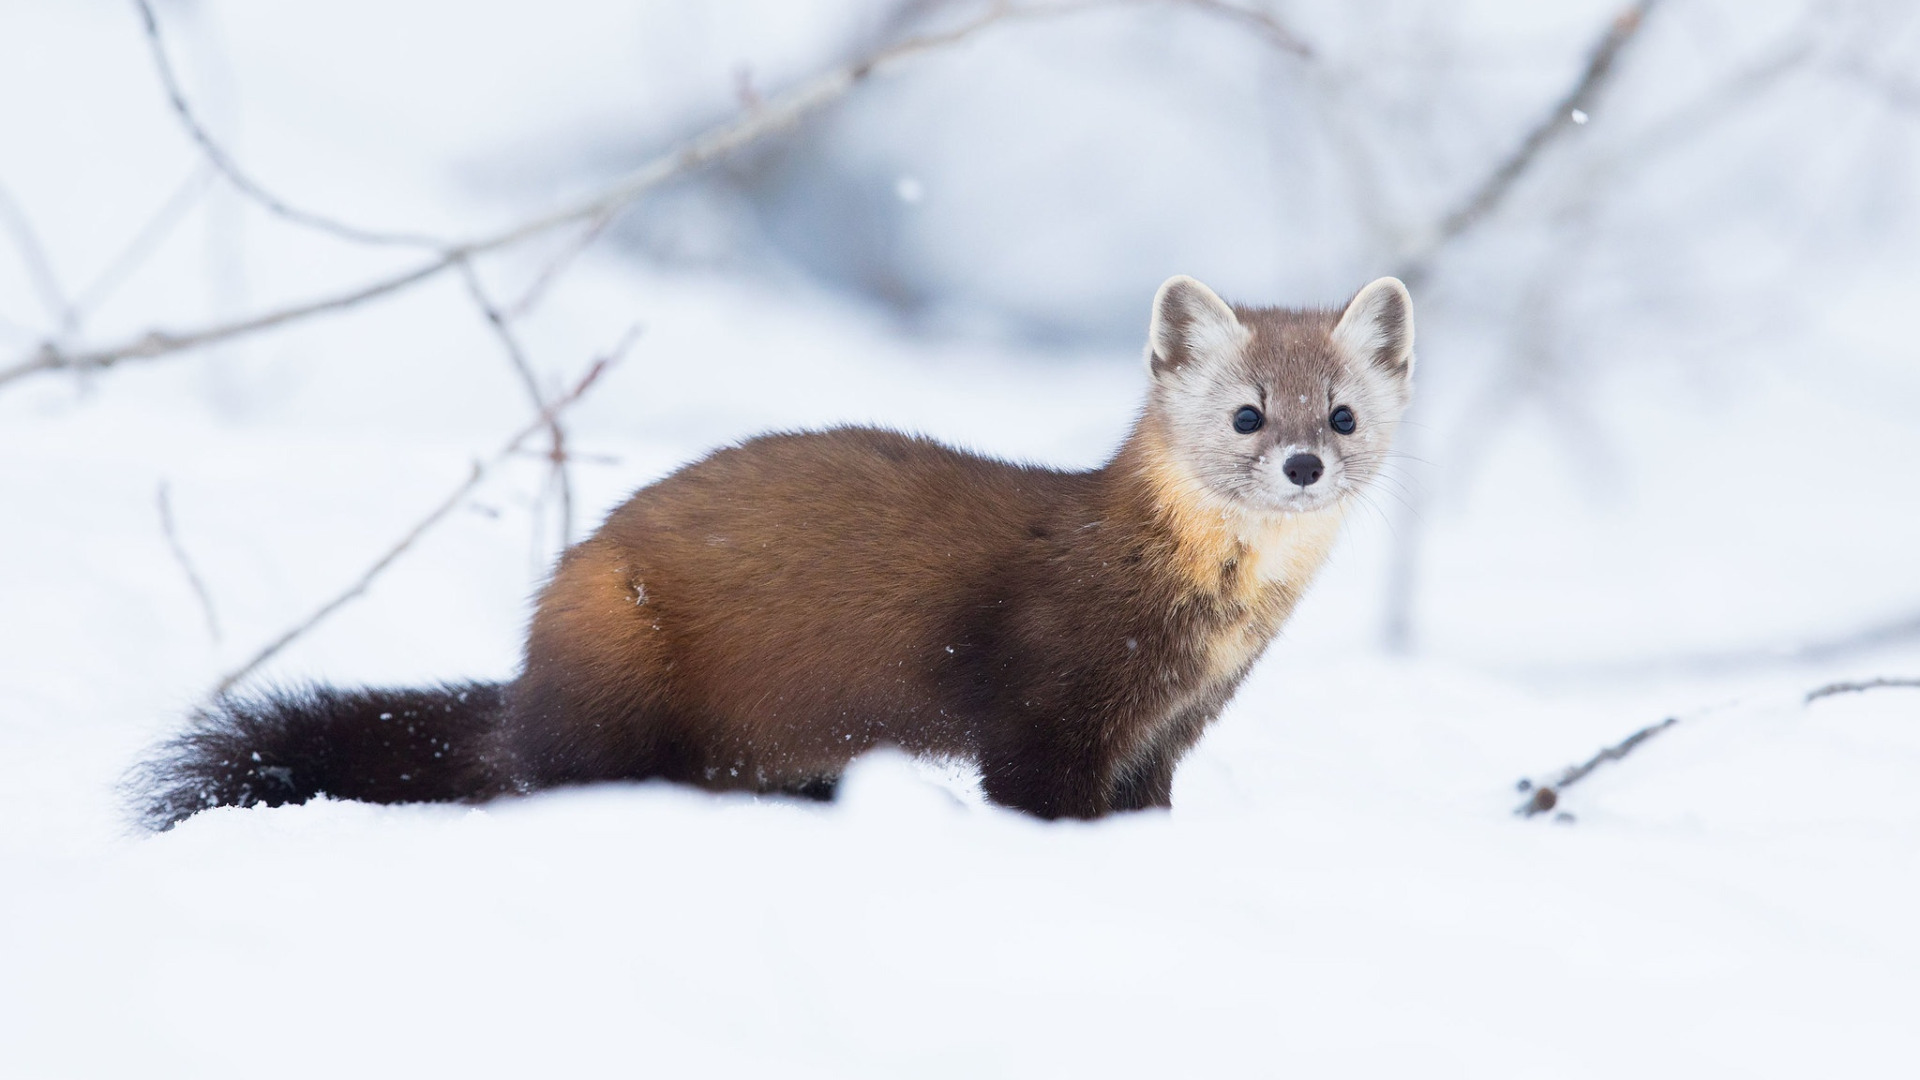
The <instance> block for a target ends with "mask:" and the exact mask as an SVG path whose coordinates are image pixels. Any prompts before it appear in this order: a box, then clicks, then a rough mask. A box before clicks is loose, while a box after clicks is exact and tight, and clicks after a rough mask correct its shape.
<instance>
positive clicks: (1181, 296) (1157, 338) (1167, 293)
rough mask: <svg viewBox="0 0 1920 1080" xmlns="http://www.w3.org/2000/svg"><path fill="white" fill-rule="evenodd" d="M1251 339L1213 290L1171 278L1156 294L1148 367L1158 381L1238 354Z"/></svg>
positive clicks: (1225, 303) (1179, 278) (1184, 277)
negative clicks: (1189, 365)
mask: <svg viewBox="0 0 1920 1080" xmlns="http://www.w3.org/2000/svg"><path fill="white" fill-rule="evenodd" d="M1249 336H1251V335H1250V334H1249V332H1248V331H1247V328H1246V327H1244V326H1242V325H1240V320H1239V318H1237V317H1236V316H1235V315H1234V314H1233V309H1232V308H1230V307H1228V306H1227V302H1226V301H1225V300H1222V299H1220V297H1219V296H1218V295H1216V294H1215V293H1214V291H1213V290H1212V289H1209V288H1207V287H1206V286H1205V285H1202V284H1200V283H1199V282H1197V281H1195V280H1193V279H1192V278H1190V277H1187V276H1186V275H1185V274H1181V275H1179V276H1177V277H1170V278H1168V279H1167V280H1166V281H1165V282H1164V283H1163V284H1161V286H1160V291H1159V292H1157V293H1155V294H1153V322H1152V324H1151V325H1149V326H1148V327H1147V365H1148V366H1149V367H1151V368H1152V369H1153V374H1154V376H1155V377H1162V376H1166V375H1170V374H1172V373H1173V372H1176V371H1179V370H1180V369H1182V368H1184V367H1186V366H1187V365H1188V364H1193V363H1196V362H1205V361H1206V360H1207V359H1209V358H1213V357H1217V356H1221V355H1224V354H1229V353H1237V352H1238V351H1239V349H1240V348H1241V347H1242V346H1244V345H1245V344H1246V340H1247V338H1248V337H1249Z"/></svg>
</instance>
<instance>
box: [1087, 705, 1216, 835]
mask: <svg viewBox="0 0 1920 1080" xmlns="http://www.w3.org/2000/svg"><path fill="white" fill-rule="evenodd" d="M1212 718H1213V711H1212V710H1210V709H1206V708H1201V707H1194V708H1190V709H1188V710H1186V711H1184V712H1182V713H1180V714H1179V715H1177V716H1175V717H1174V718H1173V720H1172V721H1171V722H1169V723H1168V724H1167V726H1166V728H1165V729H1164V730H1163V731H1161V732H1160V733H1159V734H1158V735H1157V736H1156V737H1155V738H1154V739H1153V741H1152V742H1151V743H1150V744H1149V745H1148V747H1147V749H1146V751H1145V752H1143V753H1142V754H1141V755H1140V756H1139V757H1137V758H1135V759H1134V760H1133V761H1132V762H1130V763H1128V765H1127V767H1126V768H1124V769H1122V770H1121V771H1120V775H1119V776H1118V777H1117V778H1116V780H1115V783H1114V787H1113V794H1112V797H1111V799H1110V802H1111V804H1112V806H1113V809H1114V810H1117V811H1118V810H1146V809H1149V808H1159V809H1163V810H1164V809H1170V808H1172V806H1173V770H1174V768H1175V767H1176V766H1177V765H1179V764H1180V759H1181V758H1183V757H1185V756H1186V754H1187V751H1188V750H1190V749H1192V747H1193V744H1194V743H1196V742H1198V741H1199V739H1200V733H1201V732H1202V731H1204V730H1206V726H1207V722H1208V721H1209V720H1211V719H1212Z"/></svg>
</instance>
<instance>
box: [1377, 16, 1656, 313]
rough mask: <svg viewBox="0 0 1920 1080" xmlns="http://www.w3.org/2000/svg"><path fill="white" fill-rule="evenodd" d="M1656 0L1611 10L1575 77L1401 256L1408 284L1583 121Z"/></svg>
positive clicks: (1423, 273)
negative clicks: (1513, 144)
mask: <svg viewBox="0 0 1920 1080" xmlns="http://www.w3.org/2000/svg"><path fill="white" fill-rule="evenodd" d="M1656 3H1658V0H1638V2H1637V3H1635V4H1634V5H1633V6H1631V7H1629V8H1627V9H1626V10H1625V11H1622V12H1621V13H1620V14H1619V15H1616V16H1614V19H1613V21H1612V23H1610V24H1609V25H1608V27H1607V31H1606V33H1605V34H1602V35H1601V37H1600V40H1599V41H1598V42H1597V43H1596V44H1595V45H1594V47H1593V51H1592V52H1591V53H1590V54H1589V55H1588V57H1587V65H1586V67H1585V68H1584V69H1582V71H1581V73H1580V77H1579V78H1578V79H1576V80H1575V81H1574V83H1573V85H1572V86H1571V87H1569V88H1568V89H1567V92H1566V93H1565V94H1562V95H1561V96H1560V99H1559V100H1558V101H1556V102H1554V104H1553V106H1552V107H1551V108H1549V109H1548V110H1547V112H1546V114H1545V115H1544V116H1542V117H1541V118H1540V119H1539V120H1538V121H1537V122H1535V124H1534V126H1533V127H1532V128H1531V129H1529V130H1528V131H1527V133H1526V135H1525V136H1524V137H1522V138H1521V140H1520V145H1519V146H1517V147H1515V148H1514V149H1513V151H1512V152H1511V153H1509V154H1508V155H1507V156H1506V157H1505V158H1503V159H1502V160H1501V161H1500V162H1499V163H1498V164H1496V165H1495V166H1494V167H1493V169H1492V171H1490V172H1488V173H1487V175H1486V176H1485V177H1484V178H1483V179H1482V180H1481V181H1480V183H1478V184H1476V185H1475V186H1474V188H1473V191H1472V192H1471V193H1469V194H1468V196H1467V197H1466V198H1465V199H1464V200H1462V201H1461V203H1460V205H1459V206H1457V207H1455V208H1454V209H1453V210H1452V211H1450V212H1448V213H1447V214H1446V215H1445V216H1444V217H1442V218H1441V219H1440V222H1439V224H1438V225H1436V226H1435V227H1434V229H1433V231H1432V232H1431V233H1430V234H1429V235H1427V236H1425V237H1423V238H1422V240H1421V242H1420V244H1419V246H1418V247H1417V248H1416V249H1415V250H1414V252H1413V253H1412V254H1410V255H1408V256H1407V257H1406V258H1405V259H1404V260H1403V262H1402V265H1401V269H1400V271H1399V277H1400V278H1401V279H1402V280H1404V281H1405V282H1406V283H1407V284H1408V285H1409V286H1413V287H1417V286H1418V285H1419V284H1420V283H1421V282H1423V281H1424V280H1425V279H1426V276H1427V274H1428V272H1429V271H1430V270H1431V269H1432V263H1433V259H1434V257H1435V256H1436V255H1438V254H1439V252H1440V249H1441V248H1443V247H1445V246H1446V245H1447V244H1449V243H1451V242H1452V241H1453V240H1454V239H1456V238H1457V237H1459V236H1460V235H1461V234H1463V233H1466V232H1468V231H1469V230H1471V229H1473V228H1474V227H1475V226H1476V225H1478V224H1480V223H1481V222H1482V221H1484V220H1486V219H1487V217H1488V216H1489V215H1491V214H1492V213H1493V212H1494V211H1495V210H1496V209H1498V208H1499V206H1500V204H1501V203H1503V202H1505V201H1506V198H1507V195H1508V194H1509V193H1511V192H1512V191H1513V187H1514V185H1515V184H1516V183H1518V182H1519V180H1520V178H1521V177H1522V176H1525V175H1526V173H1527V171H1528V170H1529V169H1531V168H1532V167H1533V165H1534V163H1535V162H1537V161H1538V160H1539V158H1540V153H1541V151H1543V150H1545V149H1546V148H1547V147H1548V146H1550V145H1552V144H1553V143H1554V142H1555V141H1556V140H1558V139H1559V138H1560V137H1561V136H1563V135H1565V134H1566V133H1567V132H1569V131H1571V130H1573V129H1574V128H1575V127H1578V126H1580V125H1581V124H1584V123H1586V122H1587V118H1588V117H1589V116H1590V114H1591V113H1592V112H1593V107H1594V102H1595V101H1597V100H1598V99H1599V97H1600V94H1601V92H1602V91H1603V90H1604V89H1605V88H1606V85H1607V82H1608V80H1609V79H1610V78H1611V77H1612V75H1613V73H1614V71H1615V70H1616V69H1617V68H1618V66H1619V60H1620V55H1621V53H1622V52H1623V51H1624V50H1625V49H1626V47H1627V46H1628V45H1629V44H1630V43H1632V41H1633V40H1634V38H1635V37H1636V36H1637V35H1638V34H1639V32H1640V28H1641V27H1642V26H1644V25H1645V24H1646V19H1647V14H1648V13H1649V12H1650V11H1652V9H1653V7H1654V5H1655V4H1656Z"/></svg>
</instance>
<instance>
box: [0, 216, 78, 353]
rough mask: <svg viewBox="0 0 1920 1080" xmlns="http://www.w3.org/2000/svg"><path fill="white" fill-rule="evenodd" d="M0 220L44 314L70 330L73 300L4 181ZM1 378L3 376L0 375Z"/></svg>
mask: <svg viewBox="0 0 1920 1080" xmlns="http://www.w3.org/2000/svg"><path fill="white" fill-rule="evenodd" d="M0 223H4V224H5V225H6V227H7V231H8V232H11V233H12V234H13V244H14V247H15V249H17V250H18V251H19V252H20V264H21V266H22V267H24V268H25V269H26V272H27V280H29V281H31V282H32V283H33V289H34V291H35V292H37V293H39V294H40V302H41V303H42V304H44V305H46V309H47V314H48V315H49V316H50V317H52V319H53V322H54V325H55V326H57V327H59V332H60V333H62V334H65V333H71V332H72V331H73V329H74V327H75V325H76V324H77V322H78V319H77V318H76V316H75V315H74V310H73V302H72V301H70V300H68V299H67V291H66V289H64V288H62V287H61V285H60V276H59V275H58V274H56V273H54V270H53V261H52V260H51V259H49V258H47V248H46V245H44V244H42V243H41V242H40V234H38V233H36V232H34V231H33V223H32V222H31V221H28V220H27V215H26V211H24V210H22V209H20V204H19V203H18V202H17V201H15V199H14V197H13V193H12V192H11V191H8V190H7V187H6V185H4V184H0ZM0 381H4V379H0Z"/></svg>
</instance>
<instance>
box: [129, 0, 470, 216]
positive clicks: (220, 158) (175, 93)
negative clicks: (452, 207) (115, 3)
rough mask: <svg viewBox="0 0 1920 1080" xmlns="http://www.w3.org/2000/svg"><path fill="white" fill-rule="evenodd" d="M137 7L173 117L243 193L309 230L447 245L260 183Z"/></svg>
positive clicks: (147, 8) (142, 2)
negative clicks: (331, 213) (197, 104)
mask: <svg viewBox="0 0 1920 1080" xmlns="http://www.w3.org/2000/svg"><path fill="white" fill-rule="evenodd" d="M133 3H134V7H136V8H138V9H139V11H140V24H141V27H142V28H143V29H144V30H145V32H146V37H147V46H148V49H149V51H151V52H152V53H153V66H154V68H155V69H156V70H157V71H158V72H159V74H160V84H161V86H162V87H163V88H164V89H165V90H166V92H167V102H168V104H169V105H171V106H172V108H173V114H174V116H176V117H178V118H179V120H180V126H181V127H183V128H185V129H186V132H187V137H188V138H190V139H192V140H193V142H194V145H196V146H198V147H199V148H200V152H201V153H202V154H204V155H206V158H207V161H208V162H209V163H210V164H211V165H212V166H213V167H214V168H215V169H216V170H218V171H219V173H220V175H221V176H223V177H225V178H226V180H227V182H228V183H230V184H232V185H233V186H234V187H235V188H237V189H239V191H240V193H241V194H243V195H245V196H246V197H247V198H249V199H252V200H253V201H254V202H256V203H259V204H260V205H261V206H263V207H265V208H266V209H267V210H268V211H269V212H271V213H272V214H274V215H275V216H276V217H282V218H285V219H287V220H288V221H291V222H294V223H296V224H299V225H304V226H306V227H308V228H310V229H317V230H319V231H320V232H325V233H331V234H333V235H334V236H337V237H339V238H340V239H342V240H350V241H352V242H354V243H356V244H393V245H401V246H406V247H424V248H445V247H446V246H447V244H446V242H445V241H443V240H440V239H437V238H435V237H431V236H424V235H421V234H419V233H405V232H384V231H381V230H377V229H363V228H360V227H359V226H357V225H349V224H347V223H346V222H343V221H339V220H336V219H334V218H330V217H327V216H326V215H325V214H316V213H314V212H313V211H311V210H302V209H300V208H299V207H297V206H294V205H292V204H290V203H288V202H286V201H285V200H284V199H281V198H280V197H278V196H276V195H274V194H273V193H272V192H270V191H268V190H267V189H266V188H264V187H262V186H260V184H259V183H257V182H256V181H255V180H254V179H253V178H252V177H251V176H248V175H247V174H246V172H245V171H244V170H242V169H241V168H240V166H239V164H238V163H237V162H235V161H234V160H233V156H232V155H231V154H228V153H227V152H226V150H225V149H224V148H222V147H221V145H220V144H219V143H218V142H216V141H215V140H214V138H213V136H212V135H211V134H210V133H209V132H208V131H207V129H206V125H204V124H202V123H201V122H200V118H199V117H198V116H197V115H195V114H194V111H193V107H192V106H191V105H189V104H187V95H186V92H185V91H184V90H182V89H181V87H180V80H179V78H178V77H177V76H176V75H175V74H174V71H173V63H172V62H171V61H170V60H168V59H167V49H166V45H165V43H164V42H162V41H161V40H160V21H159V20H158V19H157V18H155V17H154V14H153V5H152V4H151V3H149V2H148V0H133Z"/></svg>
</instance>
